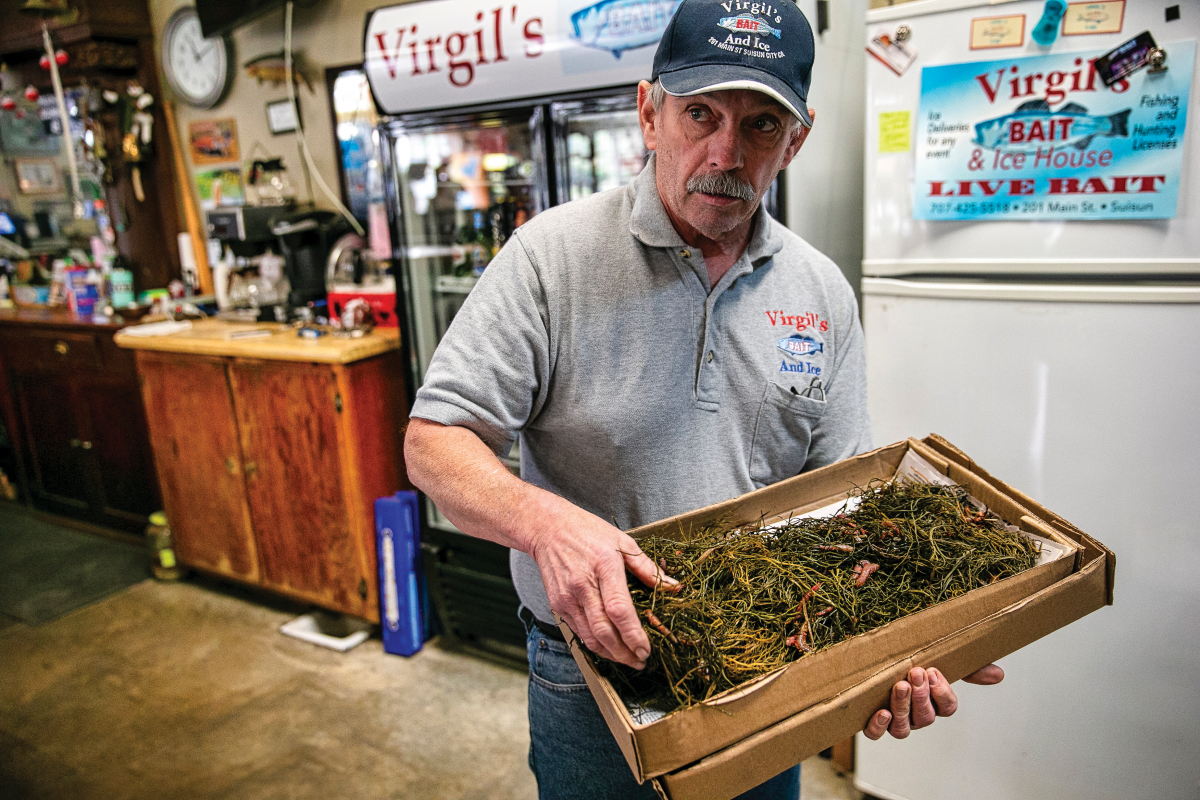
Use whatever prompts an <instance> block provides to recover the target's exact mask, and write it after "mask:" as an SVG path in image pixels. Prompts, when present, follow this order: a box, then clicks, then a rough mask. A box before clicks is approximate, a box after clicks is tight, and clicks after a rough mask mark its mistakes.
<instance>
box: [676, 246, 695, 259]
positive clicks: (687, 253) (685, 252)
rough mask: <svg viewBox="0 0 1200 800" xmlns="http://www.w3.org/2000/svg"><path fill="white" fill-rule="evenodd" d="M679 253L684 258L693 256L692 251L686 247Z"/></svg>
mask: <svg viewBox="0 0 1200 800" xmlns="http://www.w3.org/2000/svg"><path fill="white" fill-rule="evenodd" d="M679 255H681V256H683V257H684V258H691V257H692V251H691V250H688V249H686V248H685V249H683V250H680V251H679Z"/></svg>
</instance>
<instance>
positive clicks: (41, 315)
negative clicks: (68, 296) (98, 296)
mask: <svg viewBox="0 0 1200 800" xmlns="http://www.w3.org/2000/svg"><path fill="white" fill-rule="evenodd" d="M128 324H129V323H127V322H126V321H125V320H123V319H121V318H120V317H106V316H104V315H103V314H97V315H96V316H94V317H79V316H76V315H74V314H72V313H71V312H70V311H68V310H67V309H66V307H65V306H58V307H56V308H50V307H48V306H42V307H39V308H30V307H25V308H0V325H53V326H58V327H61V326H63V325H75V326H78V327H81V328H101V329H105V330H116V329H118V328H124V327H125V326H126V325H128Z"/></svg>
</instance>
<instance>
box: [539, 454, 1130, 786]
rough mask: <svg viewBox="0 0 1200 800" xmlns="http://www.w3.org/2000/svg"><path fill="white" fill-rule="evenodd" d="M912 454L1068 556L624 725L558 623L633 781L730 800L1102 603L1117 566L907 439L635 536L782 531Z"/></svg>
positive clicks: (961, 458) (964, 463) (612, 698)
mask: <svg viewBox="0 0 1200 800" xmlns="http://www.w3.org/2000/svg"><path fill="white" fill-rule="evenodd" d="M910 449H911V450H914V451H915V452H916V453H917V454H918V455H920V456H922V457H923V458H925V459H926V460H927V461H928V462H930V463H931V464H932V465H934V467H935V468H936V469H937V470H938V471H940V472H941V473H942V474H944V475H946V476H947V477H949V478H950V479H951V480H953V481H954V482H955V483H958V484H961V485H963V486H965V487H967V489H968V491H969V492H970V494H971V495H972V496H973V497H975V498H976V499H978V500H980V501H982V502H983V503H985V504H986V505H987V507H988V508H989V509H990V510H992V511H993V512H995V513H996V514H997V515H999V516H1000V517H1001V518H1002V519H1004V520H1005V521H1006V522H1008V523H1009V524H1012V525H1016V526H1018V527H1020V528H1021V529H1022V530H1025V531H1027V532H1029V533H1033V534H1036V535H1038V536H1042V537H1044V538H1048V539H1053V540H1055V541H1057V542H1058V543H1060V544H1062V545H1065V546H1066V547H1067V548H1068V551H1069V552H1068V553H1067V555H1066V556H1064V557H1061V558H1059V559H1057V560H1054V561H1051V562H1049V563H1045V564H1040V565H1038V566H1035V567H1033V568H1032V569H1029V570H1027V571H1025V572H1023V573H1021V574H1020V575H1015V576H1013V577H1011V578H1008V579H1006V580H1003V581H999V582H997V583H995V584H992V585H990V586H986V587H983V588H980V589H976V590H974V591H972V592H969V593H968V594H966V595H963V596H962V597H958V598H955V599H954V600H950V601H948V602H945V603H941V604H939V605H936V606H933V607H931V608H928V609H925V610H924V611H921V612H919V613H917V614H913V615H911V616H908V617H904V618H902V619H899V620H896V621H895V622H892V623H890V624H888V625H885V626H883V627H882V628H878V629H876V630H874V631H871V632H869V633H865V634H863V635H860V636H856V637H854V638H852V639H847V640H846V641H843V642H839V643H838V644H836V645H834V646H832V647H829V648H828V649H826V650H822V651H820V652H818V653H816V654H814V655H811V656H808V657H806V658H803V659H800V660H798V661H795V662H793V663H791V664H789V665H788V666H786V667H784V668H782V669H779V670H776V671H774V672H772V673H770V674H768V675H766V676H764V677H762V678H759V679H757V680H755V681H750V682H748V683H745V684H742V685H741V686H739V687H736V688H734V689H731V690H729V691H727V692H724V693H722V694H720V695H717V696H716V697H714V698H711V699H710V700H708V701H706V702H704V703H702V704H699V705H695V706H691V707H689V708H686V709H683V710H681V711H677V712H675V713H673V714H670V715H668V716H666V717H663V718H661V719H659V720H657V721H654V722H650V723H644V724H639V723H637V722H635V721H634V719H633V718H632V716H631V715H630V713H629V711H628V710H627V709H626V707H625V705H624V703H623V702H622V701H621V699H620V697H618V695H617V692H616V690H615V689H614V688H613V686H612V684H611V683H609V682H608V680H607V679H605V678H603V677H601V676H600V675H599V674H598V673H597V672H596V670H595V668H594V666H593V663H592V660H591V656H590V655H589V654H588V653H587V652H586V651H585V650H584V649H583V648H582V647H581V646H580V642H579V641H578V640H577V638H576V637H575V635H574V633H573V632H572V631H571V629H570V627H568V626H567V625H566V623H562V624H561V628H562V630H563V634H564V636H566V639H567V641H568V642H569V643H570V646H571V652H572V653H573V654H574V657H575V660H576V662H577V663H578V664H579V668H580V669H581V670H582V672H583V675H584V678H585V679H586V681H587V683H588V687H589V688H590V689H591V692H592V695H593V696H594V697H595V698H596V702H597V703H598V704H599V706H600V711H601V713H602V714H603V715H604V719H605V721H606V722H607V723H608V726H609V729H610V730H611V731H612V733H613V736H615V737H616V739H617V743H618V744H619V745H620V747H621V751H622V753H623V754H624V755H625V758H626V760H627V761H628V763H629V767H630V769H632V770H633V773H634V776H635V777H637V779H638V781H639V782H643V781H646V780H652V781H653V782H654V786H655V788H656V789H657V791H658V793H659V794H660V795H661V796H662V797H664V798H667V799H668V800H728V799H729V798H733V797H736V796H737V795H738V794H740V793H741V792H743V791H745V790H747V789H749V788H751V787H753V786H756V785H758V784H759V783H762V782H763V781H765V780H768V779H769V778H771V777H773V776H775V775H777V774H779V773H780V772H782V771H783V770H785V769H787V768H788V767H791V766H793V765H794V764H798V763H799V762H800V761H802V760H804V759H805V758H808V757H810V756H812V755H814V754H816V753H819V752H820V751H821V750H824V749H825V748H827V747H830V746H832V745H833V744H835V743H837V742H839V741H842V740H843V739H845V738H847V737H849V736H851V735H853V734H854V733H856V732H857V731H859V730H862V728H863V726H864V725H865V724H866V722H867V720H868V719H869V718H870V717H871V715H872V714H873V713H874V712H875V711H876V710H878V709H879V708H882V707H884V706H885V705H886V703H887V701H888V698H889V695H890V692H891V688H892V686H893V685H894V684H895V683H896V681H898V680H900V679H901V678H902V677H903V676H904V675H905V674H906V673H907V672H908V670H909V669H910V668H912V667H914V666H921V667H937V668H938V669H939V670H941V672H942V673H943V674H944V675H945V676H946V678H947V679H948V680H950V681H956V680H959V679H960V678H962V677H964V676H965V675H969V674H970V673H972V672H974V671H975V670H977V669H980V668H981V667H983V666H986V665H987V664H989V663H991V662H992V661H995V660H996V659H998V658H1001V657H1002V656H1005V655H1008V654H1009V653H1012V652H1014V651H1016V650H1018V649H1020V648H1022V647H1024V646H1025V645H1027V644H1029V643H1031V642H1033V641H1035V640H1037V639H1039V638H1041V637H1042V636H1045V635H1046V634H1048V633H1050V632H1051V631H1053V630H1056V629H1057V628H1061V627H1063V626H1064V625H1067V624H1068V623H1070V622H1073V621H1075V620H1076V619H1079V618H1080V617H1082V616H1084V615H1086V614H1088V613H1090V612H1092V611H1095V610H1096V609H1098V608H1100V607H1101V606H1104V605H1106V604H1111V603H1112V587H1113V576H1114V571H1115V566H1116V559H1115V556H1114V555H1113V554H1112V552H1111V551H1109V550H1108V549H1107V548H1105V547H1104V545H1102V544H1100V543H1099V542H1097V541H1096V540H1094V539H1092V538H1091V537H1089V536H1087V535H1086V534H1084V533H1083V532H1082V531H1080V530H1079V529H1077V528H1075V527H1074V526H1073V525H1071V524H1070V523H1069V522H1067V521H1066V520H1064V519H1062V518H1061V517H1059V516H1058V515H1056V514H1054V513H1053V512H1051V511H1050V510H1049V509H1046V508H1045V507H1043V506H1042V505H1040V504H1038V503H1037V502H1035V501H1034V500H1032V499H1031V498H1029V497H1027V496H1026V495H1024V494H1022V493H1021V492H1019V491H1017V490H1015V489H1013V488H1011V487H1009V486H1008V485H1006V484H1004V483H1002V482H1001V481H998V480H996V479H995V478H993V477H992V476H991V475H989V474H988V473H987V472H986V471H985V470H983V469H982V468H981V467H979V466H978V465H976V464H975V463H974V461H973V460H972V459H971V458H970V457H969V456H967V455H966V454H965V453H963V452H962V451H960V450H959V449H957V448H956V447H954V446H953V445H952V444H950V443H949V442H948V441H946V440H945V439H943V438H942V437H940V436H938V435H936V434H932V435H930V436H928V437H926V438H925V439H923V440H916V439H909V440H907V441H904V442H898V443H896V444H893V445H889V446H887V447H881V448H879V449H877V450H873V451H871V452H869V453H864V454H862V455H859V456H856V457H854V458H850V459H847V460H846V461H842V462H839V463H837V464H831V465H830V466H827V467H823V468H821V469H818V470H814V471H812V472H810V473H806V474H803V475H799V476H797V477H795V478H790V479H788V480H785V481H781V482H779V483H777V484H774V485H772V486H768V487H765V488H763V489H759V490H757V491H754V492H750V493H748V494H745V495H742V496H741V497H737V498H734V499H732V500H728V501H726V502H723V503H718V504H717V505H713V506H709V507H707V508H702V509H699V510H697V511H693V512H689V513H687V514H682V515H679V516H676V517H672V518H670V519H666V520H662V521H660V522H656V523H654V524H651V525H645V526H643V527H641V528H636V529H634V530H632V531H630V535H632V536H633V537H634V538H641V537H645V536H662V537H667V538H671V539H680V538H684V537H685V536H686V535H687V531H689V530H695V529H698V528H700V527H703V526H705V525H708V524H710V523H713V522H716V521H717V520H721V519H726V520H728V521H729V523H730V524H733V525H740V524H748V523H753V522H757V521H758V520H759V519H762V518H764V517H765V518H766V520H767V521H774V520H777V519H786V518H789V517H791V516H795V515H797V514H803V513H807V512H809V511H812V510H815V509H818V508H823V507H825V506H828V505H830V504H831V503H834V502H836V501H837V500H838V499H839V498H842V499H844V498H845V496H846V494H847V493H848V492H849V491H850V490H851V489H853V488H854V487H856V486H866V485H867V483H868V482H870V481H871V480H873V479H877V478H881V479H891V478H892V476H893V475H894V474H895V473H896V469H897V467H898V466H899V464H900V462H901V460H902V459H903V457H904V455H905V454H906V453H907V452H908V451H909V450H910Z"/></svg>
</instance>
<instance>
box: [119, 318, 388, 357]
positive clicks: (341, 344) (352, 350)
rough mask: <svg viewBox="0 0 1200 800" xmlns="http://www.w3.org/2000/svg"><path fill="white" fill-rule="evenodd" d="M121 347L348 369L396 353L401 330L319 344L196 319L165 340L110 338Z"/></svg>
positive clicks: (282, 331) (269, 326) (273, 328)
mask: <svg viewBox="0 0 1200 800" xmlns="http://www.w3.org/2000/svg"><path fill="white" fill-rule="evenodd" d="M254 330H263V331H270V334H271V335H270V336H264V337H262V338H257V339H230V338H229V336H230V334H233V333H236V332H239V331H254ZM114 339H115V341H116V343H117V345H118V346H120V347H125V348H128V349H131V350H154V351H157V352H161V353H187V354H191V355H202V356H234V357H238V358H262V359H268V360H273V361H305V362H312V361H317V362H323V363H330V364H348V363H350V362H351V361H359V360H360V359H364V358H369V357H371V356H375V355H379V354H380V353H386V352H388V351H389V350H396V349H398V348H399V347H400V331H399V330H398V329H396V328H376V329H375V330H374V331H373V332H372V333H369V334H367V335H366V336H363V337H361V338H358V339H343V338H340V337H335V336H332V335H326V336H322V337H320V338H319V339H303V338H301V337H299V336H297V335H296V330H295V329H294V328H292V327H291V326H290V325H282V324H279V323H270V322H258V323H239V322H224V321H221V320H213V319H206V320H196V321H195V322H193V323H192V327H191V329H190V330H186V331H179V332H177V333H171V334H167V335H166V336H130V335H129V334H128V333H125V332H118V333H117V334H116V336H115V337H114Z"/></svg>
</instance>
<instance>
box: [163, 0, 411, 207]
mask: <svg viewBox="0 0 1200 800" xmlns="http://www.w3.org/2000/svg"><path fill="white" fill-rule="evenodd" d="M230 1H231V2H237V0H230ZM403 1H404V0H322V2H319V3H315V4H301V3H297V4H296V8H295V10H294V12H293V14H292V50H293V52H295V53H297V54H298V55H299V56H300V57H301V58H302V59H303V63H304V64H305V65H306V66H307V70H306V73H307V75H308V78H309V80H310V81H312V86H313V91H312V92H309V91H308V89H307V88H304V86H303V84H302V85H301V87H300V88H299V90H298V99H299V104H300V114H301V119H302V121H303V123H304V131H305V137H306V138H307V140H308V147H309V149H310V150H311V151H312V155H313V160H314V161H315V162H316V165H317V169H318V170H319V172H320V173H321V176H322V177H323V178H324V179H325V182H326V183H327V184H328V185H329V187H330V188H331V189H332V190H333V191H334V192H339V191H340V189H339V185H338V169H337V154H336V150H335V147H334V139H333V135H334V131H333V123H332V118H331V116H330V110H329V96H328V94H327V93H326V90H325V69H326V68H327V67H335V66H345V65H349V64H361V63H362V52H363V42H362V37H363V25H364V22H365V20H366V16H367V13H368V12H369V11H370V10H371V9H374V8H378V7H380V6H383V5H394V4H397V3H399V2H403ZM149 3H150V17H151V22H152V24H153V28H154V35H155V45H156V51H157V49H158V47H160V46H161V38H160V37H161V36H162V31H163V28H164V27H166V24H167V20H168V19H169V18H170V16H171V14H172V13H174V11H175V9H177V8H179V7H180V6H183V5H191V2H190V0H149ZM231 38H232V39H233V48H234V58H235V60H236V65H235V69H236V75H235V77H234V79H233V85H232V86H231V87H230V90H229V94H228V95H226V97H225V99H224V101H223V102H222V103H221V104H220V105H218V106H216V107H215V108H210V109H198V108H192V107H191V106H187V105H184V104H182V103H178V104H177V105H176V119H177V121H178V124H179V136H180V146H181V147H182V148H183V152H184V153H185V154H187V153H188V152H189V151H188V143H187V135H188V134H187V130H188V123H189V122H192V121H194V120H201V119H223V118H226V117H233V118H234V119H236V120H237V134H238V148H239V150H240V156H241V163H242V166H243V167H244V166H245V164H246V162H247V161H249V160H251V159H252V155H251V151H252V150H254V145H255V143H256V142H257V143H259V144H261V145H262V149H261V150H257V151H255V152H256V156H257V154H261V153H262V152H263V150H265V151H266V152H267V153H269V154H270V155H272V156H282V157H283V160H284V166H285V167H287V169H288V173H289V177H290V179H291V181H292V185H293V186H294V187H295V188H296V191H297V197H298V199H305V183H304V174H303V172H302V170H301V167H300V154H299V150H298V147H297V142H296V135H295V134H293V133H287V134H282V135H279V136H273V135H271V132H270V130H269V129H268V128H267V112H266V104H267V103H268V102H270V101H275V100H283V99H286V98H287V88H286V87H285V86H283V85H282V84H280V85H278V86H273V85H272V84H270V83H262V84H259V82H258V81H257V80H255V79H253V78H251V77H249V76H248V75H247V74H246V71H245V69H244V67H243V65H244V64H245V63H246V62H247V61H250V60H251V59H254V58H257V57H258V56H261V55H266V54H268V53H274V52H279V51H281V50H283V10H282V9H277V10H275V11H272V12H270V13H269V14H266V15H265V16H263V17H260V18H259V19H257V20H255V21H254V22H251V23H249V24H248V25H246V26H244V27H242V28H239V29H238V30H237V31H234V33H233V35H232V37H231ZM159 79H160V81H161V82H162V89H163V93H164V94H165V95H167V96H168V98H169V99H173V98H170V88H169V86H168V84H167V82H166V78H165V77H163V75H162V71H161V64H160V71H159ZM256 156H255V157H256ZM184 161H185V163H186V164H187V165H188V167H189V169H192V170H193V172H194V167H193V164H192V163H191V159H190V157H188V156H186V155H185V158H184ZM187 188H188V190H189V191H192V192H193V193H194V192H195V184H194V182H193V183H192V184H191V185H190V186H189V187H187ZM313 194H314V198H313V199H314V201H315V202H316V203H317V205H318V206H321V207H325V208H330V207H331V204H330V203H329V201H328V200H327V199H326V198H325V197H324V196H323V195H321V193H320V190H319V189H318V188H317V186H316V181H315V180H314V181H313ZM197 202H199V198H197Z"/></svg>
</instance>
